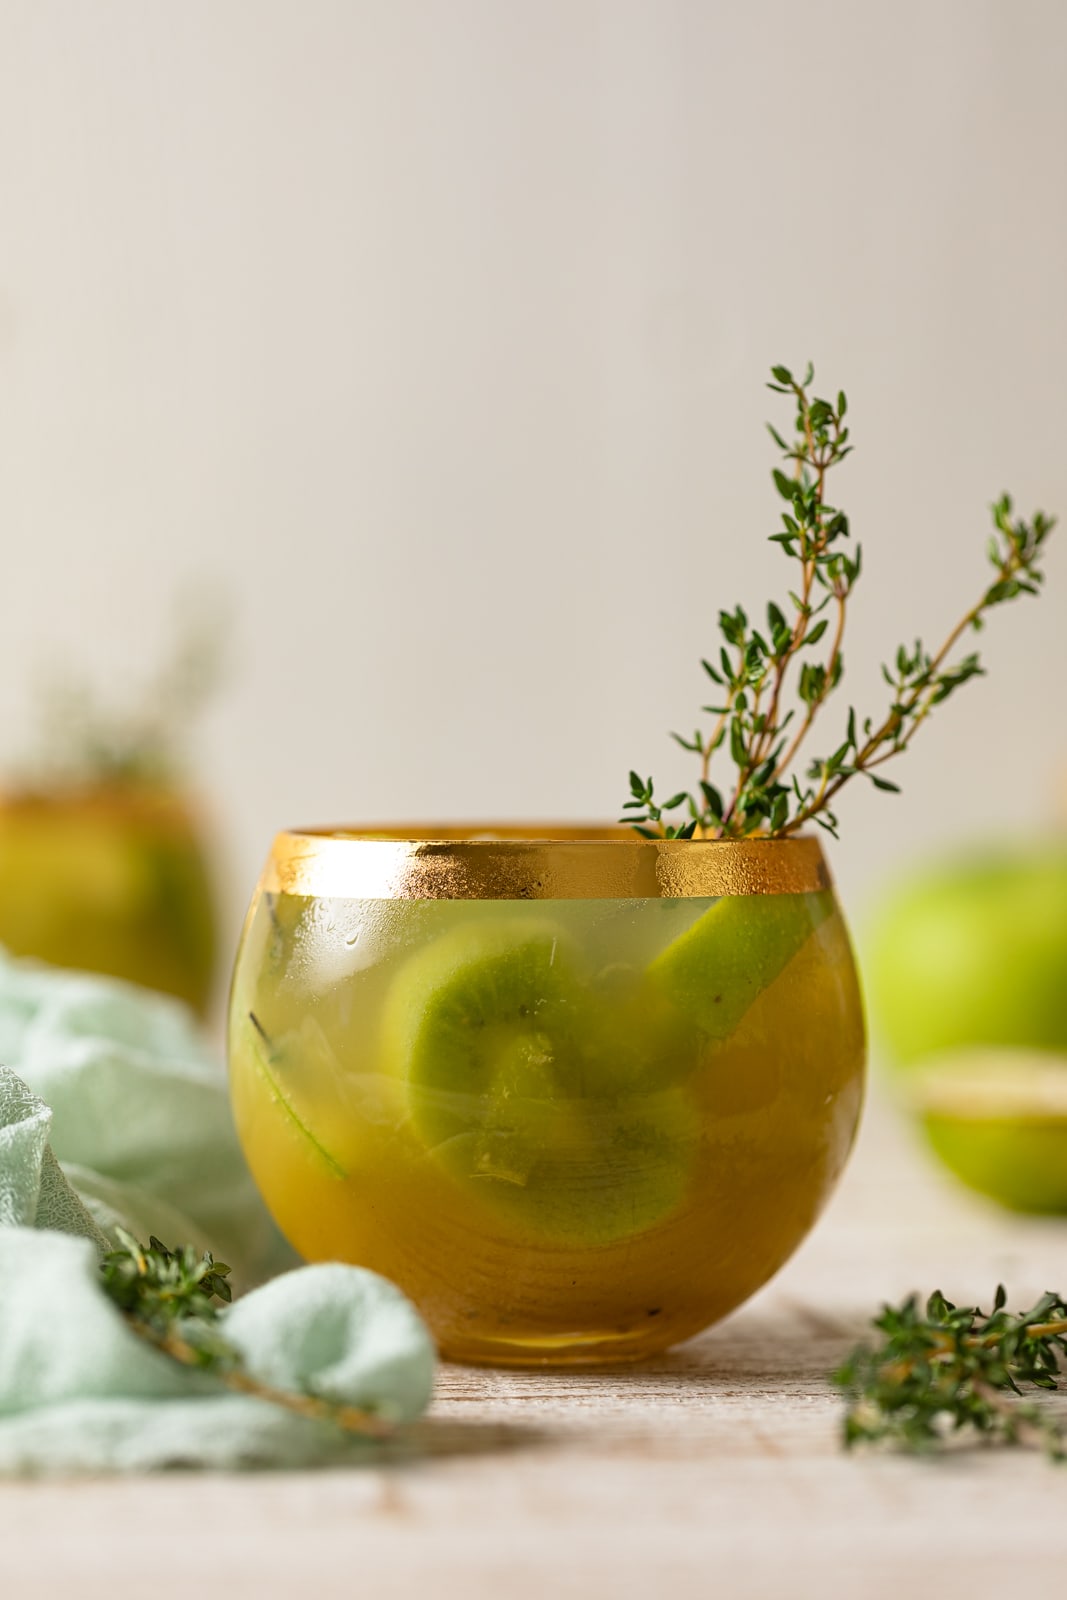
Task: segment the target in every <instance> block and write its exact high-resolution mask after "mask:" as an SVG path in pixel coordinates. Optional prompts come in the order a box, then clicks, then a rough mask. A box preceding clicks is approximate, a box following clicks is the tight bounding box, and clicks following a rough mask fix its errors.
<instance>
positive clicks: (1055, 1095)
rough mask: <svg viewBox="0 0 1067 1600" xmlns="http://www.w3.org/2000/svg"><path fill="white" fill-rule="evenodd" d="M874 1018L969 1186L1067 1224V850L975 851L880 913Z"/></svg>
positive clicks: (872, 965) (909, 1090)
mask: <svg viewBox="0 0 1067 1600" xmlns="http://www.w3.org/2000/svg"><path fill="white" fill-rule="evenodd" d="M866 953H867V962H866V968H867V975H868V989H869V994H870V999H871V1008H872V1014H873V1019H874V1022H875V1026H876V1030H877V1032H878V1033H879V1034H880V1036H881V1039H882V1042H883V1044H884V1045H885V1047H886V1053H887V1057H888V1060H889V1062H890V1065H891V1066H892V1067H893V1068H894V1069H895V1073H896V1076H897V1080H898V1083H899V1085H900V1087H901V1089H902V1092H903V1094H904V1097H905V1099H906V1100H907V1101H908V1103H909V1104H910V1105H911V1106H912V1108H913V1109H914V1111H915V1112H916V1114H917V1115H918V1117H919V1119H920V1121H921V1123H922V1125H923V1127H924V1129H925V1131H926V1133H927V1135H928V1137H929V1139H930V1142H931V1144H932V1145H933V1148H934V1149H935V1151H936V1152H937V1153H938V1154H939V1155H940V1156H941V1158H942V1159H943V1160H944V1161H945V1163H946V1164H947V1165H948V1166H949V1167H951V1168H952V1170H953V1171H954V1172H956V1173H957V1174H958V1176H959V1177H961V1178H962V1179H963V1180H964V1181H965V1182H966V1183H968V1184H970V1185H971V1187H973V1188H975V1189H978V1190H980V1191H981V1192H983V1193H985V1194H987V1195H990V1196H992V1197H993V1198H994V1199H997V1200H1000V1201H1001V1202H1002V1203H1004V1204H1005V1205H1009V1206H1013V1207H1016V1208H1018V1209H1022V1210H1028V1211H1063V1212H1067V843H1065V842H1064V841H1062V840H1054V841H1046V842H1044V843H1042V842H1040V841H1038V842H1035V843H1033V844H1031V845H1029V846H1027V847H1016V848H1014V849H1006V848H1004V847H998V848H996V849H990V850H988V851H985V852H975V853H973V854H971V855H970V856H965V857H962V858H960V859H957V860H956V861H953V862H949V863H947V864H945V865H943V866H941V867H939V868H936V869H933V870H930V871H927V872H926V873H924V875H923V876H922V877H921V878H920V879H918V880H916V881H915V882H914V883H912V884H910V885H905V886H904V887H902V888H900V889H898V890H897V891H896V892H895V893H894V894H893V895H892V897H891V898H890V899H889V901H888V902H887V903H886V904H885V905H884V906H883V907H882V909H881V913H880V915H879V917H878V918H877V920H876V923H875V926H874V928H873V930H872V935H871V937H870V939H869V941H868V945H867V952H866Z"/></svg>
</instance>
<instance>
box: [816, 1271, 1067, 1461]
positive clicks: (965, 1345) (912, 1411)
mask: <svg viewBox="0 0 1067 1600" xmlns="http://www.w3.org/2000/svg"><path fill="white" fill-rule="evenodd" d="M1006 1303H1007V1295H1006V1294H1005V1291H1004V1287H1003V1285H1001V1286H1000V1287H999V1288H998V1289H997V1292H996V1297H995V1299H994V1302H993V1311H992V1313H991V1314H990V1315H989V1316H986V1314H985V1313H984V1312H983V1311H980V1310H979V1309H978V1308H977V1307H976V1306H954V1305H953V1304H952V1303H951V1302H950V1301H948V1300H946V1299H945V1297H944V1295H943V1294H941V1293H940V1291H937V1292H935V1293H934V1294H932V1295H931V1296H930V1298H929V1300H928V1301H927V1302H926V1307H925V1310H920V1307H919V1301H918V1297H917V1296H916V1295H912V1296H910V1298H909V1299H907V1300H905V1301H904V1303H903V1305H900V1306H896V1307H893V1306H886V1307H885V1309H884V1310H883V1312H882V1314H881V1315H880V1316H879V1317H876V1318H875V1319H874V1321H873V1326H874V1327H875V1328H876V1329H877V1330H878V1332H879V1333H881V1335H882V1339H881V1341H880V1342H879V1343H877V1344H873V1345H872V1344H861V1345H859V1346H858V1347H857V1348H856V1349H855V1350H853V1352H852V1354H851V1355H850V1356H849V1357H848V1359H847V1360H846V1361H845V1362H844V1364H843V1365H842V1366H841V1367H840V1368H839V1369H838V1370H837V1372H835V1373H834V1374H833V1377H832V1382H833V1383H835V1384H836V1385H837V1386H838V1387H839V1388H841V1389H843V1390H844V1393H845V1398H846V1401H847V1405H848V1409H847V1411H846V1413H845V1419H844V1425H843V1434H844V1442H845V1445H846V1447H847V1448H852V1447H853V1446H855V1445H859V1444H874V1443H879V1442H882V1441H885V1442H888V1443H891V1444H894V1445H897V1446H898V1447H901V1448H904V1449H907V1450H917V1451H927V1450H932V1449H935V1448H937V1447H938V1446H940V1445H942V1444H944V1442H945V1440H946V1438H947V1437H948V1436H949V1435H950V1434H952V1433H960V1432H967V1431H968V1430H971V1431H974V1432H976V1433H978V1434H980V1435H982V1436H983V1437H984V1438H986V1439H988V1440H990V1441H991V1442H995V1443H999V1444H1007V1445H1030V1446H1034V1447H1037V1448H1039V1449H1042V1450H1044V1451H1045V1453H1046V1454H1047V1455H1049V1456H1051V1457H1052V1458H1053V1459H1055V1460H1057V1461H1061V1460H1064V1459H1067V1422H1065V1420H1064V1419H1058V1418H1056V1417H1055V1416H1051V1415H1049V1413H1048V1412H1047V1411H1046V1410H1044V1409H1043V1408H1042V1407H1041V1406H1040V1405H1038V1404H1035V1402H1034V1401H1033V1400H1027V1399H1024V1398H1021V1396H1022V1394H1023V1390H1022V1387H1021V1386H1022V1385H1024V1384H1029V1385H1032V1386H1033V1387H1034V1388H1037V1389H1055V1388H1056V1386H1057V1378H1058V1377H1059V1374H1060V1371H1061V1362H1062V1360H1063V1356H1064V1353H1065V1352H1067V1303H1065V1302H1064V1300H1063V1297H1062V1296H1061V1295H1058V1294H1045V1295H1042V1297H1041V1299H1040V1300H1039V1301H1038V1302H1037V1304H1036V1305H1035V1306H1032V1307H1031V1308H1030V1310H1029V1311H1025V1312H1022V1313H1021V1314H1020V1315H1017V1316H1013V1315H1012V1314H1011V1313H1010V1312H1008V1311H1006V1310H1005V1309H1004V1307H1005V1305H1006Z"/></svg>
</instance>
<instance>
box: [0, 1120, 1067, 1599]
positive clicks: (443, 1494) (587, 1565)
mask: <svg viewBox="0 0 1067 1600" xmlns="http://www.w3.org/2000/svg"><path fill="white" fill-rule="evenodd" d="M1001 1278H1003V1279H1004V1280H1005V1281H1007V1283H1008V1284H1009V1286H1010V1289H1011V1293H1012V1301H1013V1303H1014V1302H1018V1303H1019V1304H1022V1303H1023V1302H1024V1301H1026V1300H1027V1299H1028V1298H1029V1297H1031V1296H1036V1295H1037V1293H1039V1292H1040V1291H1041V1290H1042V1289H1043V1288H1046V1287H1052V1286H1054V1287H1062V1285H1063V1283H1064V1281H1065V1280H1067V1224H1064V1223H1060V1222H1055V1221H1050V1222H1040V1221H1023V1220H1020V1219H1015V1218H1010V1217H1006V1216H1004V1215H1002V1214H1000V1213H999V1212H997V1211H995V1210H993V1209H991V1208H987V1207H985V1206H984V1205H982V1204H981V1203H979V1202H977V1201H974V1202H972V1201H970V1200H969V1199H967V1198H966V1197H965V1196H963V1195H962V1194H960V1193H959V1192H958V1191H957V1190H955V1189H954V1188H950V1187H949V1186H948V1185H947V1183H943V1182H942V1181H941V1180H940V1179H939V1178H938V1177H937V1176H936V1174H935V1173H934V1172H933V1171H932V1169H931V1168H929V1167H928V1166H927V1165H926V1163H925V1162H924V1160H923V1159H922V1158H921V1156H920V1155H919V1154H918V1152H916V1151H914V1150H912V1149H911V1148H910V1147H909V1145H908V1144H907V1142H906V1140H905V1139H904V1136H903V1135H902V1134H901V1132H900V1131H899V1130H898V1129H897V1128H895V1126H894V1124H893V1123H892V1121H891V1119H890V1118H889V1117H888V1116H887V1115H886V1114H885V1113H884V1112H882V1111H881V1110H879V1109H878V1108H876V1109H875V1112H874V1114H873V1115H872V1116H871V1117H870V1118H869V1119H868V1124H867V1128H866V1130H865V1133H864V1136H863V1139H862V1141H861V1147H860V1150H859V1151H858V1153H857V1156H856V1158H855V1159H854V1162H853V1165H852V1168H851V1169H850V1173H849V1176H848V1178H847V1180H846V1182H845V1184H844V1185H843V1187H842V1190H841V1192H840V1194H839V1196H838V1198H837V1200H836V1202H835V1204H834V1206H833V1208H832V1210H831V1213H830V1214H829V1215H828V1217H827V1218H826V1219H824V1222H823V1224H822V1226H821V1227H820V1228H819V1229H818V1230H817V1232H816V1234H815V1236H814V1237H813V1238H812V1239H811V1240H810V1241H809V1242H808V1244H807V1245H806V1246H805V1248H804V1249H803V1250H802V1251H801V1253H800V1254H799V1256H798V1257H797V1258H796V1259H795V1260H794V1261H793V1262H792V1263H791V1264H790V1266H789V1267H788V1268H787V1269H786V1271H785V1272H783V1273H782V1274H781V1276H780V1277H779V1278H778V1280H777V1281H776V1282H775V1283H774V1284H772V1285H771V1286H770V1287H769V1288H768V1289H766V1290H765V1291H764V1292H763V1294H762V1295H760V1296H759V1297H758V1298H757V1300H755V1301H754V1302H753V1303H752V1304H751V1305H750V1306H749V1307H748V1308H747V1309H746V1310H744V1311H742V1312H740V1313H739V1314H738V1315H736V1316H735V1317H734V1318H732V1319H731V1320H730V1321H728V1322H727V1323H726V1324H724V1325H723V1326H722V1327H721V1328H718V1329H714V1330H712V1331H711V1332H710V1333H708V1334H706V1335H704V1336H703V1337H702V1338H700V1339H698V1340H694V1341H693V1342H692V1343H690V1344H689V1345H687V1346H685V1347H684V1348H682V1349H681V1350H678V1351H676V1352H673V1353H672V1354H670V1355H668V1356H665V1357H662V1358H661V1359H659V1360H656V1361H653V1362H647V1363H645V1364H643V1365H641V1366H640V1367H636V1368H632V1369H628V1370H622V1371H614V1372H580V1373H574V1374H568V1373H547V1372H546V1373H542V1372H507V1373H504V1372H490V1371H480V1370H476V1369H472V1368H461V1367H448V1368H445V1369H443V1371H442V1373H441V1378H440V1383H439V1390H438V1398H437V1400H436V1403H435V1405H434V1408H433V1410H432V1412H431V1414H430V1415H429V1416H428V1417H427V1418H426V1419H425V1422H424V1423H423V1424H422V1426H421V1427H420V1428H419V1429H417V1430H416V1431H415V1433H414V1435H413V1436H412V1437H411V1438H410V1439H409V1440H406V1441H405V1442H404V1443H403V1444H402V1445H398V1446H391V1447H390V1449H389V1452H388V1454H387V1455H386V1456H384V1457H382V1458H381V1459H380V1460H378V1461H376V1462H375V1464H374V1465H371V1466H368V1467H365V1468H360V1469H350V1470H346V1471H343V1472H337V1471H330V1472H321V1473H316V1472H308V1473H303V1474H300V1475H296V1474H289V1473H287V1474H259V1475H248V1476H244V1477H238V1476H195V1475H191V1474H170V1475H166V1476H161V1477H156V1478H141V1479H136V1480H126V1481H119V1482H115V1481H110V1482H109V1481H102V1480H97V1481H93V1482H63V1483H56V1482H49V1483H19V1484H9V1485H6V1486H4V1487H3V1488H2V1489H0V1583H2V1593H3V1595H4V1597H5V1600H7V1597H11V1600H22V1596H33V1597H37V1596H52V1595H57V1596H58V1595H60V1594H64V1595H66V1594H75V1595H78V1596H83V1597H86V1600H95V1597H96V1596H104V1595H112V1594H119V1593H122V1594H129V1595H136V1596H138V1597H140V1596H141V1595H144V1596H146V1597H147V1596H149V1595H153V1596H159V1597H169V1596H171V1595H174V1596H178V1595H179V1594H180V1595H182V1596H188V1595H190V1594H193V1593H198V1592H202V1591H203V1590H205V1589H208V1588H210V1589H211V1590H212V1591H213V1592H214V1593H216V1594H223V1595H227V1596H229V1595H233V1596H246V1595H247V1596H250V1597H256V1600H260V1597H273V1596H291V1595H297V1596H299V1595H302V1594H306V1595H307V1596H308V1600H333V1597H334V1596H338V1597H340V1596H351V1595H357V1594H359V1595H368V1596H374V1597H375V1600H377V1597H392V1596H398V1597H407V1596H420V1597H421V1596H428V1597H433V1600H480V1597H483V1596H485V1597H490V1596H491V1597H494V1600H528V1597H529V1600H535V1597H536V1600H541V1597H543V1596H559V1597H564V1600H570V1597H572V1596H573V1597H583V1600H585V1597H591V1600H597V1597H599V1596H602V1595H603V1596H617V1597H623V1600H628V1597H630V1596H634V1597H637V1596H641V1597H642V1600H644V1597H648V1596H653V1597H655V1596H659V1595H664V1596H668V1595H669V1596H671V1597H676V1596H677V1597H681V1600H688V1597H690V1596H693V1597H698V1596H699V1597H704V1596H720V1595H721V1596H729V1597H734V1596H750V1595H751V1596H764V1595H766V1596H780V1595H789V1596H798V1595H800V1596H806V1595H811V1596H816V1595H818V1596H820V1597H824V1596H838V1595H840V1596H842V1597H849V1600H851V1597H853V1596H855V1597H857V1600H881V1597H883V1596H884V1597H886V1600H888V1597H889V1596H894V1597H899V1596H900V1595H902V1594H904V1593H907V1592H910V1593H911V1594H913V1595H916V1596H920V1597H921V1596H925V1595H928V1594H929V1595H933V1594H934V1593H935V1592H936V1594H937V1596H938V1600H956V1597H957V1596H959V1597H961V1600H962V1597H964V1596H966V1597H967V1600H974V1597H975V1596H982V1595H985V1594H989V1595H992V1594H994V1593H1004V1592H1010V1591H1017V1592H1025V1593H1026V1594H1027V1595H1028V1596H1044V1595H1045V1594H1049V1595H1051V1594H1052V1593H1053V1592H1060V1591H1061V1589H1062V1573H1063V1570H1064V1568H1063V1565H1062V1563H1063V1561H1064V1558H1065V1557H1067V1509H1065V1508H1067V1469H1056V1468H1054V1467H1051V1466H1049V1465H1048V1464H1047V1463H1046V1462H1045V1461H1043V1460H1042V1459H1040V1458H1036V1457H1031V1456H1027V1455H1022V1454H1019V1455H1014V1456H1009V1455H1007V1454H999V1453H995V1452H993V1451H987V1450H978V1451H969V1452H967V1453H966V1454H958V1455H955V1456H953V1457H951V1458H949V1459H942V1460H939V1461H913V1460H908V1459H903V1458H898V1457H887V1456H867V1457H855V1458H847V1457H845V1456H844V1455H843V1454H842V1453H841V1450H840V1446H839V1442H838V1428H839V1422H840V1404H839V1402H838V1400H837V1399H836V1397H835V1396H834V1395H833V1394H832V1393H831V1391H830V1390H829V1389H828V1387H827V1384H826V1373H827V1372H828V1370H829V1369H830V1368H831V1367H832V1366H833V1365H834V1363H835V1362H836V1361H837V1360H838V1358H839V1357H840V1355H841V1354H842V1352H843V1350H844V1349H845V1348H846V1347H847V1346H848V1344H849V1343H850V1342H851V1341H852V1340H853V1339H854V1338H855V1337H856V1336H857V1335H858V1334H859V1333H860V1332H861V1331H862V1327H863V1323H864V1321H865V1319H866V1317H867V1316H868V1315H869V1313H870V1312H871V1311H872V1310H873V1309H874V1308H875V1307H876V1306H877V1305H878V1303H879V1302H880V1301H881V1300H883V1299H894V1298H897V1297H899V1296H901V1295H902V1294H904V1293H906V1292H907V1291H908V1290H910V1289H912V1288H921V1289H923V1290H929V1289H931V1288H933V1287H942V1288H943V1289H944V1290H945V1292H946V1293H947V1294H948V1295H949V1296H950V1298H955V1299H964V1298H966V1299H971V1298H975V1299H978V1300H980V1301H982V1302H987V1301H989V1300H990V1298H991V1296H992V1291H993V1288H994V1287H995V1284H996V1282H997V1281H998V1280H999V1279H1001ZM1054 1403H1062V1402H1054ZM163 1573H166V1574H167V1576H165V1577H163V1578H160V1576H159V1575H160V1574H163ZM149 1574H152V1577H151V1580H149V1577H148V1575H149Z"/></svg>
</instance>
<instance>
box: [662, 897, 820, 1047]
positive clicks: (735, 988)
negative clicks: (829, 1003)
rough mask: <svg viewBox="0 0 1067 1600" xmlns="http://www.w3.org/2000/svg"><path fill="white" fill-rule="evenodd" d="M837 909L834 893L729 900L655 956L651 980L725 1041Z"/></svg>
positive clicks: (683, 1011) (718, 903)
mask: <svg viewBox="0 0 1067 1600" xmlns="http://www.w3.org/2000/svg"><path fill="white" fill-rule="evenodd" d="M833 903H834V902H833V896H832V894H831V893H830V891H829V890H828V889H827V890H823V891H821V892H820V893H818V894H754V895H724V896H723V898H722V899H721V900H716V902H715V904H714V905H713V906H711V907H710V908H709V909H708V910H707V911H706V912H705V913H704V915H703V916H702V917H701V918H700V919H699V921H697V922H695V923H694V924H693V926H692V927H691V928H689V929H688V930H687V931H686V932H685V933H683V934H682V935H681V936H680V937H679V938H677V939H675V940H674V941H673V942H672V943H671V944H669V945H668V946H667V948H666V950H664V951H663V952H662V953H661V954H660V955H658V956H657V957H656V959H655V960H654V961H653V962H652V963H651V965H650V966H649V969H648V976H649V979H650V981H651V982H652V983H653V984H654V985H655V986H656V987H657V988H658V989H659V990H660V991H661V993H663V994H664V995H665V996H666V997H667V999H669V1000H670V1002H671V1004H672V1005H673V1006H674V1007H675V1008H676V1009H677V1010H678V1011H679V1012H680V1013H681V1014H682V1015H683V1016H685V1017H687V1018H689V1020H690V1021H691V1022H694V1023H695V1024H696V1025H697V1026H698V1027H699V1028H700V1029H701V1030H702V1031H703V1032H704V1033H705V1034H706V1035H707V1036H708V1037H709V1038H711V1039H726V1038H728V1037H729V1035H730V1034H731V1033H733V1031H734V1029H735V1028H736V1027H737V1026H738V1024H739V1023H740V1022H741V1020H742V1018H743V1017H744V1015H745V1013H746V1012H747V1011H748V1009H749V1007H750V1006H751V1005H752V1004H753V1002H754V1001H755V1000H757V999H758V998H759V996H760V995H761V994H762V993H763V991H764V990H765V989H766V988H767V987H768V986H769V985H770V984H772V983H773V982H774V980H775V978H777V977H778V976H779V974H780V973H781V972H783V971H784V970H785V968H786V967H787V966H788V965H789V963H790V961H791V960H792V959H793V957H794V956H795V955H796V953H797V951H798V950H799V949H800V947H801V946H802V945H803V944H804V943H805V941H806V940H807V939H808V938H809V937H810V936H811V934H812V933H814V931H815V929H816V928H817V927H818V926H819V924H820V923H822V922H824V921H825V920H826V918H827V917H828V916H829V915H830V913H831V911H832V910H833Z"/></svg>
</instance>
